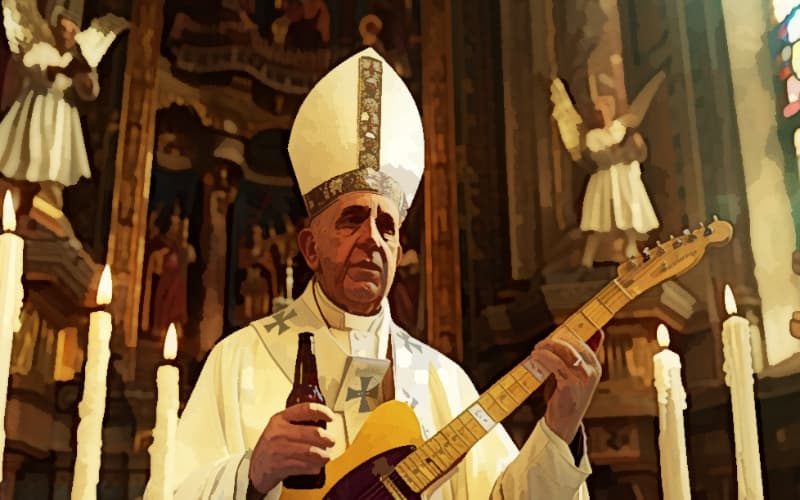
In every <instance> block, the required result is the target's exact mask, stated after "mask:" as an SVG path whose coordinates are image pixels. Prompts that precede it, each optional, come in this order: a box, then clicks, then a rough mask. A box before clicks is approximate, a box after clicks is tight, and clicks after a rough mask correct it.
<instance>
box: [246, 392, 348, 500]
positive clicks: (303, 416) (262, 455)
mask: <svg viewBox="0 0 800 500" xmlns="http://www.w3.org/2000/svg"><path fill="white" fill-rule="evenodd" d="M332 420H333V412H332V411H331V410H330V409H329V408H327V407H326V406H323V405H321V404H317V403H300V404H297V405H294V406H290V407H289V408H286V409H285V410H284V411H282V412H280V413H276V414H275V415H274V416H273V417H272V418H271V419H270V420H269V423H268V424H267V426H266V428H264V432H263V433H262V434H261V437H260V438H259V439H258V443H256V446H255V448H254V449H253V455H252V456H251V457H250V471H249V477H250V485H251V487H250V488H249V489H248V498H252V497H255V498H263V497H264V495H266V494H267V492H269V491H271V490H272V489H273V488H275V487H276V486H277V485H278V484H280V482H281V481H283V480H284V479H286V478H287V477H289V476H297V475H304V474H316V473H318V472H319V471H320V469H321V468H322V467H323V466H324V465H325V464H326V463H328V461H330V454H329V452H328V449H329V448H330V447H332V446H334V444H335V442H334V438H333V434H332V433H330V432H329V431H326V430H325V429H321V428H319V427H312V426H306V425H298V424H294V423H292V422H319V421H325V422H330V421H332ZM252 490H255V491H252Z"/></svg>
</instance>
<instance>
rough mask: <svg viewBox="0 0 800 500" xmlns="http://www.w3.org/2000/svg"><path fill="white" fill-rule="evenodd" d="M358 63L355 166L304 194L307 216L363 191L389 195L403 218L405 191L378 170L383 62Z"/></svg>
mask: <svg viewBox="0 0 800 500" xmlns="http://www.w3.org/2000/svg"><path fill="white" fill-rule="evenodd" d="M358 62H359V75H358V115H357V119H358V126H357V129H358V168H356V169H355V170H351V171H349V172H345V173H344V174H341V175H337V176H336V177H334V178H332V179H328V180H327V181H325V182H323V183H322V184H320V185H319V186H317V187H315V188H314V189H312V190H311V191H309V192H308V193H307V194H306V195H305V196H304V199H305V203H306V208H307V209H308V214H309V216H311V217H314V216H315V215H317V214H318V213H319V212H321V211H322V209H323V208H325V207H326V206H328V204H330V203H331V202H332V201H333V200H335V199H336V198H338V197H339V196H341V195H343V194H345V193H351V192H356V191H366V192H371V193H378V194H382V195H384V196H386V197H388V198H390V199H391V200H392V201H394V202H395V203H397V207H398V209H399V211H400V217H401V218H404V217H405V216H406V213H407V212H408V200H407V199H406V195H405V193H404V192H403V190H402V189H401V187H400V185H399V184H398V183H397V181H395V180H394V179H393V178H392V177H391V176H389V175H387V174H385V173H382V172H381V171H380V153H381V136H380V133H381V85H382V78H383V65H382V63H381V61H379V60H378V59H375V58H372V57H361V58H360V59H359V60H358Z"/></svg>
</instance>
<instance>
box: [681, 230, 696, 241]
mask: <svg viewBox="0 0 800 500" xmlns="http://www.w3.org/2000/svg"><path fill="white" fill-rule="evenodd" d="M683 234H684V235H686V240H687V241H688V242H689V243H691V242H693V241H694V240H696V239H697V236H695V235H694V234H692V232H691V231H689V230H688V229H684V230H683Z"/></svg>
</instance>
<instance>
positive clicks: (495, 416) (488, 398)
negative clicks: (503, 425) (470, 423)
mask: <svg viewBox="0 0 800 500" xmlns="http://www.w3.org/2000/svg"><path fill="white" fill-rule="evenodd" d="M478 403H479V404H480V406H481V408H483V409H484V411H485V412H486V413H487V414H488V415H489V416H490V417H491V418H492V420H494V421H495V422H499V421H500V420H503V417H505V416H506V409H505V408H504V407H503V405H502V404H500V402H499V401H497V398H495V397H494V395H493V394H491V389H489V390H488V391H486V393H485V394H484V395H483V396H481V397H480V399H479V400H478Z"/></svg>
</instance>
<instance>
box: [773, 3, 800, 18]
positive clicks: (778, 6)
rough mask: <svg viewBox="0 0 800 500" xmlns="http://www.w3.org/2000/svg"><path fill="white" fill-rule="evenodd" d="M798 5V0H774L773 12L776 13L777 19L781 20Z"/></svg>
mask: <svg viewBox="0 0 800 500" xmlns="http://www.w3.org/2000/svg"><path fill="white" fill-rule="evenodd" d="M798 5H800V1H798V0H772V12H773V13H774V14H775V19H776V20H777V21H778V22H781V21H783V20H784V19H786V16H788V15H789V13H791V12H792V9H794V8H795V7H797V6H798Z"/></svg>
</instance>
